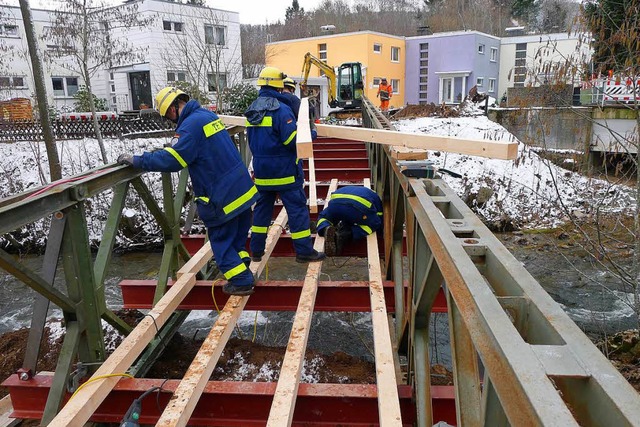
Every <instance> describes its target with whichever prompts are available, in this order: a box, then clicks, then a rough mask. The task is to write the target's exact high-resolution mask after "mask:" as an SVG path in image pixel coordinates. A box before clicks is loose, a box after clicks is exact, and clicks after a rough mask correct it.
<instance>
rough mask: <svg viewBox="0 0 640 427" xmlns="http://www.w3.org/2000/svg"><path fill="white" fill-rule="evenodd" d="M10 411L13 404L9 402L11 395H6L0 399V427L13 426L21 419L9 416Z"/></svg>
mask: <svg viewBox="0 0 640 427" xmlns="http://www.w3.org/2000/svg"><path fill="white" fill-rule="evenodd" d="M12 412H13V404H12V403H11V396H10V395H6V396H5V397H3V398H2V399H0V427H13V426H16V425H18V424H19V423H20V422H21V421H22V420H19V419H16V418H10V417H9V415H11V413H12Z"/></svg>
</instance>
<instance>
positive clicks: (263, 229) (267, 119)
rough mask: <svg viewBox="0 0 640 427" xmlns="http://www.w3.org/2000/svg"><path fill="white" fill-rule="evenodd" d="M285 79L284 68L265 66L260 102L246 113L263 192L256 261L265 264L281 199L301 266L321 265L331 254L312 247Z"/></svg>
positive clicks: (254, 238)
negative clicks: (283, 91) (267, 246)
mask: <svg viewBox="0 0 640 427" xmlns="http://www.w3.org/2000/svg"><path fill="white" fill-rule="evenodd" d="M285 77H286V76H285V75H284V74H283V73H282V72H281V71H280V70H279V69H277V68H275V67H265V68H264V69H263V70H262V71H261V72H260V75H259V76H258V86H260V91H259V93H258V99H256V100H255V101H254V102H253V103H252V104H251V105H250V106H249V108H248V109H247V110H246V111H245V113H244V115H245V117H246V118H247V121H246V123H245V126H246V128H247V137H248V139H249V147H250V148H251V153H252V154H253V173H254V178H255V184H256V187H257V188H258V192H259V197H258V202H257V203H256V205H255V207H254V210H253V225H252V227H251V245H250V247H251V254H252V259H253V260H254V261H260V260H261V259H262V256H263V255H264V250H265V243H266V238H267V231H268V229H269V226H270V225H271V217H272V215H273V206H274V203H275V201H276V196H277V195H278V194H279V195H280V199H281V200H282V203H283V204H284V207H285V208H286V209H287V214H288V216H289V230H290V232H291V238H292V241H293V246H294V249H295V252H296V261H297V262H310V261H320V260H322V259H324V258H325V255H324V253H323V252H318V251H316V250H315V249H313V244H312V243H311V230H310V228H309V223H310V221H309V210H308V209H307V196H306V195H305V193H304V190H303V185H304V172H303V170H302V161H301V160H300V159H298V157H297V153H296V133H297V123H296V118H295V116H294V113H293V110H292V109H291V105H290V101H289V100H288V98H286V97H285V96H283V95H282V93H281V91H282V89H283V87H284V82H283V80H284V78H285ZM314 133H315V132H312V136H314Z"/></svg>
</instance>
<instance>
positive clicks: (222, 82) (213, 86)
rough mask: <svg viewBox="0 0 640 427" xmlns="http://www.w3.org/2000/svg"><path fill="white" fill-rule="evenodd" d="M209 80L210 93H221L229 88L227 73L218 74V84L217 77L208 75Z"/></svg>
mask: <svg viewBox="0 0 640 427" xmlns="http://www.w3.org/2000/svg"><path fill="white" fill-rule="evenodd" d="M207 80H208V81H209V92H219V91H222V90H225V89H226V88H227V75H226V74H225V73H219V74H218V81H217V82H216V79H215V75H214V74H212V73H209V74H207Z"/></svg>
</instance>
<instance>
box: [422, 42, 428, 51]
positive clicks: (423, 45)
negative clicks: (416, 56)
mask: <svg viewBox="0 0 640 427" xmlns="http://www.w3.org/2000/svg"><path fill="white" fill-rule="evenodd" d="M420 50H429V43H420Z"/></svg>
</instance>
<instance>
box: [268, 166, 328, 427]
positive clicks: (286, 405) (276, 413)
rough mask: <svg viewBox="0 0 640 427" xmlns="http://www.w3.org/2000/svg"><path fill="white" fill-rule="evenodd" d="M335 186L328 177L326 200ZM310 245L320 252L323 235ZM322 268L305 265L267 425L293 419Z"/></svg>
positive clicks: (276, 425) (275, 426) (318, 264)
mask: <svg viewBox="0 0 640 427" xmlns="http://www.w3.org/2000/svg"><path fill="white" fill-rule="evenodd" d="M337 187H338V180H337V179H333V180H331V185H330V186H329V192H328V195H327V200H329V199H330V198H331V193H332V192H333V191H335V189H336V188H337ZM313 248H314V249H315V250H317V251H321V250H322V249H323V248H324V237H322V236H319V235H318V236H317V237H316V240H315V242H314V245H313ZM321 269H322V261H319V262H311V263H309V267H308V268H307V275H306V277H305V280H304V284H303V285H302V293H301V294H300V300H299V302H298V309H297V310H296V315H295V318H294V320H293V326H292V328H291V335H289V343H288V344H287V352H286V353H285V355H284V360H283V362H282V368H281V369H280V378H279V379H278V385H277V386H276V391H275V394H274V396H273V402H272V404H271V411H270V412H269V419H268V420H267V426H271V427H281V426H285V425H286V426H290V425H291V422H292V420H293V411H294V410H295V407H296V398H297V397H298V385H299V384H300V372H301V370H302V365H303V364H304V355H305V351H306V349H307V341H308V339H309V330H310V328H311V317H312V315H313V306H314V305H315V301H316V293H317V291H318V278H319V276H320V270H321Z"/></svg>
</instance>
